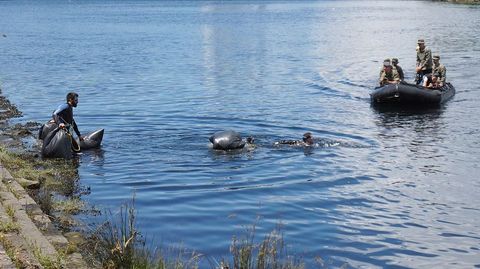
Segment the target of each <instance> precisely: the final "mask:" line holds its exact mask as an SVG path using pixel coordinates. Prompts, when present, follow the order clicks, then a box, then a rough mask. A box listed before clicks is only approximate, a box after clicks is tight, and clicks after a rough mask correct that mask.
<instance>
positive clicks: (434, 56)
mask: <svg viewBox="0 0 480 269" xmlns="http://www.w3.org/2000/svg"><path fill="white" fill-rule="evenodd" d="M432 58H433V59H436V60H440V56H439V55H433V57H432Z"/></svg>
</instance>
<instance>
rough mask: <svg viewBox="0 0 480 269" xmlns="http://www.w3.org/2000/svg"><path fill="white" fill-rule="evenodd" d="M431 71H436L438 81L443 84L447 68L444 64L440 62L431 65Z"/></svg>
mask: <svg viewBox="0 0 480 269" xmlns="http://www.w3.org/2000/svg"><path fill="white" fill-rule="evenodd" d="M433 73H438V74H439V76H438V78H437V79H438V82H441V83H442V85H445V82H446V80H447V69H446V68H445V66H444V65H443V64H441V63H438V65H433Z"/></svg>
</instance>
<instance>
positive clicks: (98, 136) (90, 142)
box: [77, 129, 104, 150]
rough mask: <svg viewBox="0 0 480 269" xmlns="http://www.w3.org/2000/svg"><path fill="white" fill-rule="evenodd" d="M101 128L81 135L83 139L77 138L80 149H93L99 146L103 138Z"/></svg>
mask: <svg viewBox="0 0 480 269" xmlns="http://www.w3.org/2000/svg"><path fill="white" fill-rule="evenodd" d="M103 132H104V130H103V129H99V130H96V131H95V132H92V133H90V134H88V135H86V136H84V137H83V141H79V140H77V143H78V144H79V145H80V149H82V150H85V149H94V148H99V147H100V144H101V143H102V139H103Z"/></svg>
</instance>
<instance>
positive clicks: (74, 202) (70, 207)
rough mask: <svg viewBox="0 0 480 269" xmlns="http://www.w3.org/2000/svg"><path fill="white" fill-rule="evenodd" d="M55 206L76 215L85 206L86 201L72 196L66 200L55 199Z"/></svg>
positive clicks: (59, 209) (56, 208) (58, 209)
mask: <svg viewBox="0 0 480 269" xmlns="http://www.w3.org/2000/svg"><path fill="white" fill-rule="evenodd" d="M53 208H54V209H55V210H56V211H62V212H65V213H67V214H70V215H75V214H78V213H79V212H81V211H82V210H83V209H84V208H85V203H84V202H83V201H82V200H81V199H80V198H78V197H72V198H67V199H65V200H59V201H58V200H57V201H53Z"/></svg>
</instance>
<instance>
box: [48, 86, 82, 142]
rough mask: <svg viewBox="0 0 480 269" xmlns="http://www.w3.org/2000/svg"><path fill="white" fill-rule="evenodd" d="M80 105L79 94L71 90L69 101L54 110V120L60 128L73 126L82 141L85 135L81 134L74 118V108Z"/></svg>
mask: <svg viewBox="0 0 480 269" xmlns="http://www.w3.org/2000/svg"><path fill="white" fill-rule="evenodd" d="M77 105H78V94H77V93H75V92H69V93H68V94H67V103H65V104H61V105H59V106H58V108H57V109H56V110H55V111H54V112H53V115H52V116H53V120H54V121H55V123H57V124H58V127H60V128H67V129H69V130H70V128H73V130H74V131H75V133H76V134H77V136H78V139H80V141H83V137H82V136H81V135H80V131H79V130H78V127H77V123H76V122H75V120H74V119H73V108H74V107H77Z"/></svg>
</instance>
